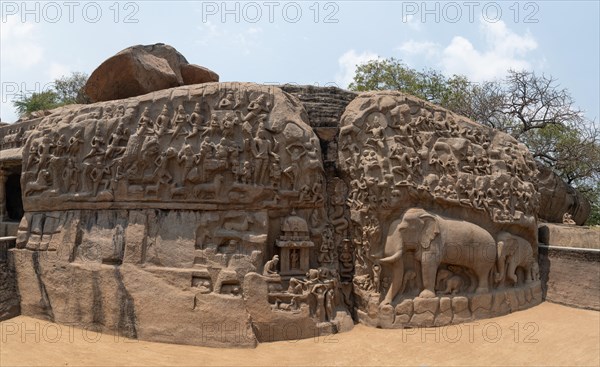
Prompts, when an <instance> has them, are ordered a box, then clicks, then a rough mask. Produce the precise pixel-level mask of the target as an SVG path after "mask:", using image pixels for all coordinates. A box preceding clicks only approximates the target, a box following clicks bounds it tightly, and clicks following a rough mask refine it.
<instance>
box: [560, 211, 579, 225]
mask: <svg viewBox="0 0 600 367" xmlns="http://www.w3.org/2000/svg"><path fill="white" fill-rule="evenodd" d="M563 224H568V225H572V226H573V225H576V224H577V223H575V221H574V220H573V216H572V215H571V214H569V213H565V214H563Z"/></svg>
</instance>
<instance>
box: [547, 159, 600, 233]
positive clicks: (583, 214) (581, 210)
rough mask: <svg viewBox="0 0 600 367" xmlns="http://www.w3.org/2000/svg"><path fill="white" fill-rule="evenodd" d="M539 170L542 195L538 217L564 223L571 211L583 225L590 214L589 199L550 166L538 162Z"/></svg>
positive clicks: (551, 221) (578, 222)
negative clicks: (565, 215)
mask: <svg viewBox="0 0 600 367" xmlns="http://www.w3.org/2000/svg"><path fill="white" fill-rule="evenodd" d="M538 170H539V172H538V175H537V178H538V182H539V183H538V191H539V193H540V195H541V197H540V208H539V211H538V217H539V218H540V219H543V220H545V221H548V222H550V223H562V222H563V215H564V214H565V213H569V214H571V215H572V216H573V220H574V221H575V223H577V224H578V225H583V224H584V223H585V221H586V220H587V219H588V217H589V216H590V211H591V206H590V202H589V200H588V199H586V198H585V197H584V196H583V195H582V194H581V193H580V192H579V191H577V190H576V189H575V188H573V187H572V186H570V185H569V184H567V183H566V182H564V181H563V180H562V179H561V178H560V177H559V176H558V175H557V174H556V173H554V172H553V171H552V170H551V169H550V168H548V167H545V166H543V165H541V164H538Z"/></svg>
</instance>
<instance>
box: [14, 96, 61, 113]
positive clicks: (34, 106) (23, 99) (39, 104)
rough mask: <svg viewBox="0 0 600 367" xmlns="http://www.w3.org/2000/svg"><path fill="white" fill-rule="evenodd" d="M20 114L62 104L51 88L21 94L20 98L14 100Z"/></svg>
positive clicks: (48, 108)
mask: <svg viewBox="0 0 600 367" xmlns="http://www.w3.org/2000/svg"><path fill="white" fill-rule="evenodd" d="M13 105H14V106H15V108H16V109H17V112H18V113H19V115H20V116H25V115H28V114H30V113H33V112H35V111H40V110H50V109H53V108H56V107H58V106H60V105H61V103H60V100H59V98H58V94H56V92H54V91H52V90H49V91H45V92H40V93H32V94H30V95H25V94H21V95H20V96H19V99H17V100H15V101H13Z"/></svg>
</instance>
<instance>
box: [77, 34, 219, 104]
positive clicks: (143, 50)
mask: <svg viewBox="0 0 600 367" xmlns="http://www.w3.org/2000/svg"><path fill="white" fill-rule="evenodd" d="M218 81H219V75H217V74H216V73H215V72H213V71H211V70H209V69H207V68H204V67H201V66H198V65H192V64H190V63H188V61H187V60H186V58H185V57H184V56H183V55H182V54H181V53H179V52H178V51H177V50H176V49H175V48H173V47H171V46H169V45H165V44H162V43H157V44H154V45H148V46H143V45H137V46H132V47H128V48H126V49H124V50H123V51H121V52H119V53H117V54H116V55H114V56H112V57H110V58H109V59H107V60H106V61H104V62H103V63H102V64H101V65H100V66H98V68H96V70H94V72H93V73H92V75H91V76H90V78H89V79H88V81H87V83H86V85H85V92H86V94H87V95H88V96H89V97H90V99H91V100H92V101H93V102H99V101H111V100H116V99H121V98H128V97H135V96H139V95H142V94H146V93H150V92H154V91H158V90H162V89H167V88H172V87H177V86H181V85H191V84H202V83H209V82H218Z"/></svg>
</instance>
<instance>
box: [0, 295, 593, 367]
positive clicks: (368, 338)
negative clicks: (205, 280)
mask: <svg viewBox="0 0 600 367" xmlns="http://www.w3.org/2000/svg"><path fill="white" fill-rule="evenodd" d="M0 328H1V329H0V331H1V340H0V365H1V366H16V365H19V366H41V365H44V366H58V365H60V366H75V365H77V366H125V365H127V366H165V365H169V366H176V365H177V366H216V365H218V366H230V365H231V366H233V365H237V366H273V367H279V366H300V365H302V366H326V365H337V366H358V365H364V366H385V365H394V366H398V365H413V366H414V365H421V366H422V365H446V366H447V365H457V366H467V365H468V366H484V365H486V366H487V365H502V366H508V365H510V366H516V365H552V366H558V365H568V366H575V365H579V366H599V365H600V312H595V311H586V310H579V309H574V308H569V307H564V306H560V305H556V304H551V303H543V304H541V305H540V306H538V307H534V308H532V309H529V310H525V311H522V312H517V313H514V314H510V315H507V316H503V317H498V318H494V319H489V320H480V321H477V322H473V323H470V324H463V325H456V326H450V327H443V328H428V329H407V330H381V329H373V328H368V327H365V326H362V325H356V327H355V328H354V330H353V331H351V332H349V333H344V334H338V335H333V336H329V337H321V338H314V339H304V340H299V341H295V342H276V343H265V344H261V345H259V346H258V348H256V349H211V348H204V347H194V346H183V345H172V344H160V343H150V342H143V341H135V340H127V339H123V338H115V337H114V335H108V334H95V333H93V332H91V331H90V332H88V333H87V335H86V334H85V333H84V332H83V330H80V329H73V328H69V327H67V326H62V325H57V324H53V323H49V322H46V321H41V320H36V319H32V318H29V317H17V318H14V319H11V320H7V321H4V322H2V323H0Z"/></svg>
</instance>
